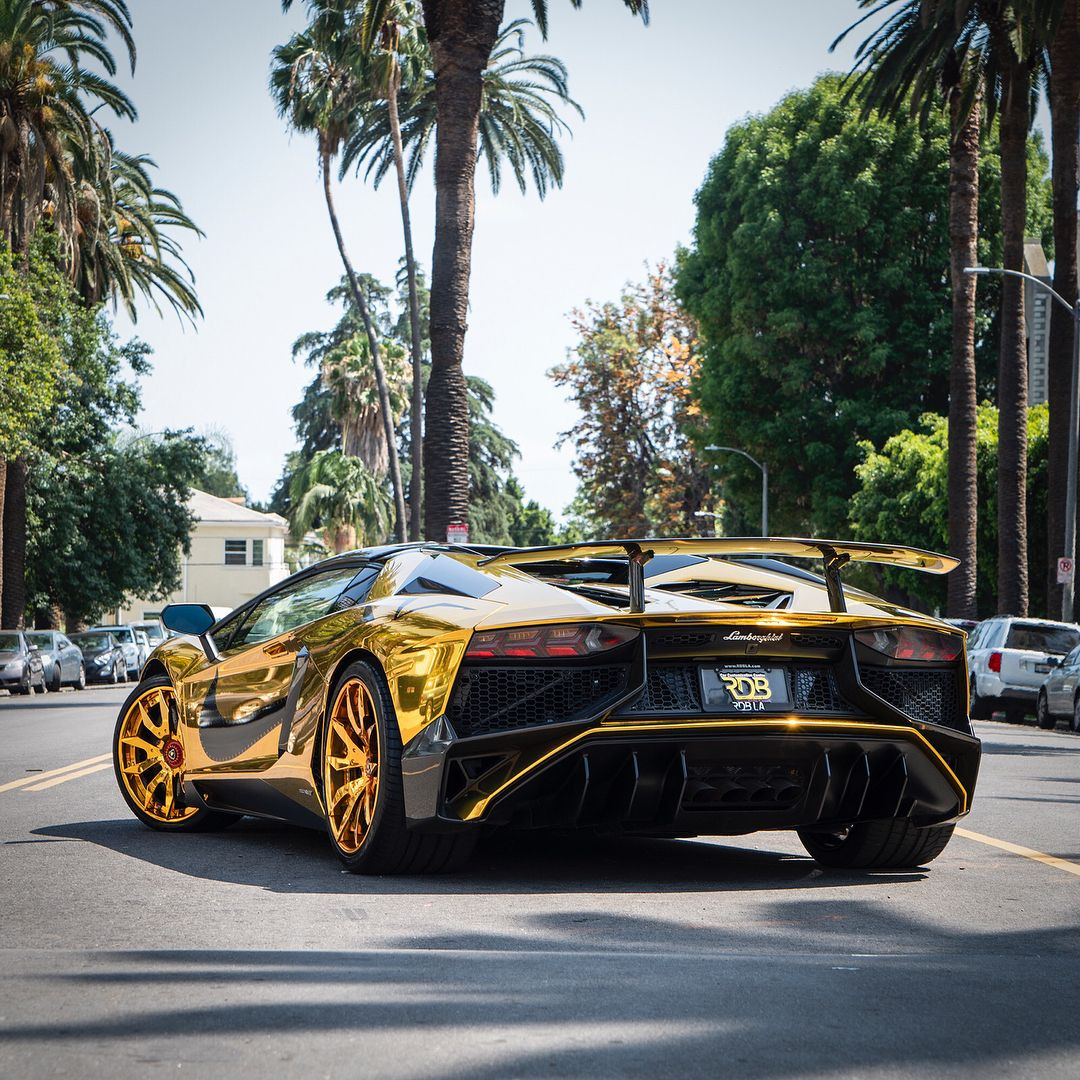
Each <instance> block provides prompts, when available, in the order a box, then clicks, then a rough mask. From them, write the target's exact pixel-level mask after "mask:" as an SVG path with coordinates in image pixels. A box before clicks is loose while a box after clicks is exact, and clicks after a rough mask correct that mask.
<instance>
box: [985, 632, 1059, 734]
mask: <svg viewBox="0 0 1080 1080" xmlns="http://www.w3.org/2000/svg"><path fill="white" fill-rule="evenodd" d="M1078 645H1080V626H1076V625H1074V624H1072V623H1061V622H1049V621H1048V620H1046V619H1019V618H1016V617H1015V616H1011V615H999V616H997V617H995V618H993V619H987V620H986V621H985V622H981V623H979V625H978V626H977V627H975V629H974V630H973V631H972V632H971V636H970V637H969V638H968V643H967V656H968V669H969V671H970V672H971V716H972V718H973V719H975V720H989V719H990V714H991V713H992V712H993V711H994V710H995V709H1004V710H1005V717H1006V719H1007V720H1010V721H1012V722H1014V723H1018V722H1020V721H1022V720H1023V719H1024V717H1025V716H1026V715H1027V714H1028V713H1033V712H1034V711H1035V700H1036V698H1037V697H1038V695H1039V687H1040V686H1042V684H1043V681H1044V680H1045V679H1046V676H1047V675H1048V674H1049V673H1050V672H1051V671H1052V670H1053V668H1054V667H1055V666H1056V665H1057V663H1058V662H1059V661H1060V660H1061V658H1062V657H1063V656H1064V655H1065V654H1066V653H1068V652H1071V651H1072V650H1073V649H1075V648H1076V647H1077V646H1078Z"/></svg>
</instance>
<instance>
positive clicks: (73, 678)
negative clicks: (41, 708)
mask: <svg viewBox="0 0 1080 1080" xmlns="http://www.w3.org/2000/svg"><path fill="white" fill-rule="evenodd" d="M26 640H27V641H29V642H30V644H31V645H36V646H37V648H38V654H39V655H40V657H41V663H42V666H43V667H44V668H45V681H46V683H48V686H49V689H50V690H56V691H58V690H59V689H60V687H61V686H74V687H75V689H76V690H83V689H85V688H86V665H85V664H84V663H83V654H82V650H81V649H80V648H79V646H78V645H74V644H72V642H71V641H70V640H69V639H68V637H67V636H66V635H65V634H62V633H60V631H59V630H27V631H26Z"/></svg>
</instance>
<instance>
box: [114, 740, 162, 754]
mask: <svg viewBox="0 0 1080 1080" xmlns="http://www.w3.org/2000/svg"><path fill="white" fill-rule="evenodd" d="M120 744H121V746H127V747H130V748H131V749H132V750H141V751H142V752H143V753H144V754H146V756H147V757H157V758H159V759H160V758H161V746H160V745H159V744H157V743H151V742H147V741H146V740H145V739H143V738H140V737H139V736H138V735H129V736H128V737H127V738H126V739H124V738H122V739H121V740H120Z"/></svg>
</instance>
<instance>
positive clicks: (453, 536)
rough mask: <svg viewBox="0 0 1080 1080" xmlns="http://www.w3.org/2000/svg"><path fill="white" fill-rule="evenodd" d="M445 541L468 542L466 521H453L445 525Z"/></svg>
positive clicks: (453, 542) (454, 542)
mask: <svg viewBox="0 0 1080 1080" xmlns="http://www.w3.org/2000/svg"><path fill="white" fill-rule="evenodd" d="M446 542H447V543H448V544H467V543H468V542H469V526H468V523H467V522H465V523H462V522H460V521H455V522H453V523H452V524H450V525H447V526H446Z"/></svg>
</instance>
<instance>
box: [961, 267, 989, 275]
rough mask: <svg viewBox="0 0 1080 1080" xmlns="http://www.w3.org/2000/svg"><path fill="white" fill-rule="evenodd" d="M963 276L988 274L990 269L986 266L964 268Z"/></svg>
mask: <svg viewBox="0 0 1080 1080" xmlns="http://www.w3.org/2000/svg"><path fill="white" fill-rule="evenodd" d="M964 273H965V274H989V273H990V268H989V267H988V266H965V267H964Z"/></svg>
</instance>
